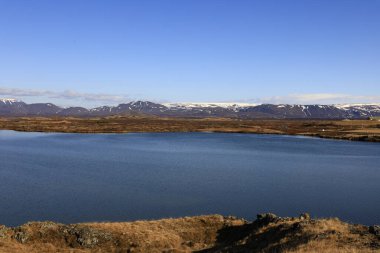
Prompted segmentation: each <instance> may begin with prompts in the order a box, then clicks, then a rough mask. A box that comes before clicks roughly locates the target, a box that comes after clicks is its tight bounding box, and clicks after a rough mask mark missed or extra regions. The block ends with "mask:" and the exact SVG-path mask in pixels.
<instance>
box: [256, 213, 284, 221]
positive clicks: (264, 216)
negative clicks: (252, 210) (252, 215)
mask: <svg viewBox="0 0 380 253" xmlns="http://www.w3.org/2000/svg"><path fill="white" fill-rule="evenodd" d="M278 219H279V218H278V217H277V215H275V214H273V213H261V214H258V215H257V221H259V222H263V223H270V222H275V221H277V220H278Z"/></svg>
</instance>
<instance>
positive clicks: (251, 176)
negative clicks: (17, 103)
mask: <svg viewBox="0 0 380 253" xmlns="http://www.w3.org/2000/svg"><path fill="white" fill-rule="evenodd" d="M262 212H273V213H275V214H277V215H280V216H297V215H299V214H300V213H302V212H310V213H311V215H312V216H314V217H331V216H338V217H340V218H341V219H342V220H345V221H350V222H353V223H364V224H368V225H369V224H379V223H380V144H378V143H364V142H350V141H339V140H327V139H317V138H307V137H295V136H279V135H278V136H276V135H255V134H229V133H228V134H223V133H132V134H62V133H21V132H13V131H0V224H5V225H8V226H15V225H20V224H22V223H25V222H27V221H42V220H52V221H57V222H63V223H76V222H86V221H130V220H137V219H156V218H163V217H178V216H189V215H201V214H214V213H218V214H223V215H234V216H239V217H244V218H246V219H249V220H252V219H254V218H255V216H256V214H257V213H262Z"/></svg>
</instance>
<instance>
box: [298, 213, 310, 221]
mask: <svg viewBox="0 0 380 253" xmlns="http://www.w3.org/2000/svg"><path fill="white" fill-rule="evenodd" d="M299 218H300V220H310V214H308V213H302V214H301V215H300V217H299Z"/></svg>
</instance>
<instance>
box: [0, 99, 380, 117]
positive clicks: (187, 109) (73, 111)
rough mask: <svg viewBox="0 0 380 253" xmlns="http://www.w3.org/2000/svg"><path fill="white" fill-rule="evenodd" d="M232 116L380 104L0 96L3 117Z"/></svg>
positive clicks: (361, 113) (340, 111)
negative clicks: (63, 100)
mask: <svg viewBox="0 0 380 253" xmlns="http://www.w3.org/2000/svg"><path fill="white" fill-rule="evenodd" d="M112 115H124V116H127V115H142V116H143V115H145V116H161V117H195V118H208V117H228V118H239V119H257V118H271V119H365V118H369V117H378V116H380V103H379V104H336V105H317V104H315V105H291V104H246V103H245V104H243V103H164V104H159V103H153V102H149V101H133V102H128V103H123V104H119V105H117V106H101V107H96V108H92V109H87V108H84V107H68V108H63V107H59V106H57V105H54V104H52V103H35V104H27V103H25V102H22V101H19V100H16V99H0V116H2V117H19V116H75V117H91V116H102V117H104V116H112Z"/></svg>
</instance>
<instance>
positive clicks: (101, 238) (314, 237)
mask: <svg viewBox="0 0 380 253" xmlns="http://www.w3.org/2000/svg"><path fill="white" fill-rule="evenodd" d="M0 252H16V253H17V252H31V253H32V252H205V253H206V252H380V228H379V227H378V226H372V227H367V226H363V225H352V224H348V223H344V222H342V221H340V220H339V219H337V218H331V219H310V216H309V215H308V214H302V215H301V216H300V217H297V218H279V217H277V216H275V215H274V214H261V215H258V218H257V220H255V221H254V222H247V221H245V220H243V219H238V218H235V217H223V216H220V215H207V216H196V217H185V218H178V219H163V220H157V221H136V222H119V223H82V224H72V225H64V224H59V223H53V222H30V223H27V224H25V225H22V226H20V227H16V228H7V227H4V226H0Z"/></svg>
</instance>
